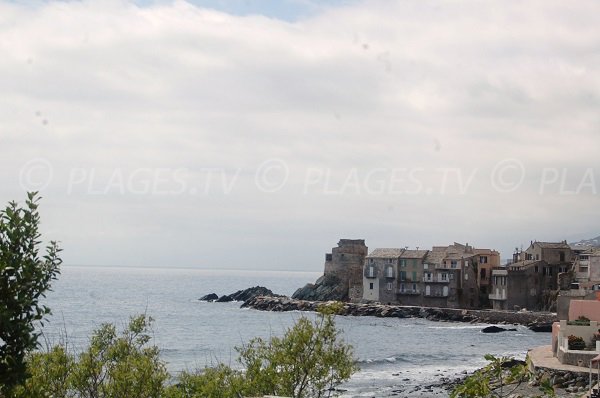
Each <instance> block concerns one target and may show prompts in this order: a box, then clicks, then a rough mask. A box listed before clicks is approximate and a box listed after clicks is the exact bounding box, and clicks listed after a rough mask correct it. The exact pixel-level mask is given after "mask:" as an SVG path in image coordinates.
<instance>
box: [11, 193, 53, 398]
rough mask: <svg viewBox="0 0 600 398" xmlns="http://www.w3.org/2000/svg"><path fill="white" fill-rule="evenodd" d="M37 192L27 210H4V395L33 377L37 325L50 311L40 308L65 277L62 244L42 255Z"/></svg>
mask: <svg viewBox="0 0 600 398" xmlns="http://www.w3.org/2000/svg"><path fill="white" fill-rule="evenodd" d="M38 201H39V198H38V197H37V193H29V194H28V196H27V201H26V202H25V206H24V207H20V206H19V205H18V204H17V203H16V202H10V203H9V204H8V206H7V207H6V208H5V209H4V210H2V211H0V391H1V392H3V393H5V394H8V393H9V392H10V391H11V390H12V388H13V387H14V386H16V385H17V384H20V383H22V382H23V381H24V380H25V379H26V377H27V366H26V363H25V357H26V356H27V354H28V353H29V352H30V351H32V350H33V349H35V348H36V347H37V346H38V337H39V335H40V332H39V331H36V330H35V324H36V322H43V320H44V317H45V316H46V315H48V314H49V313H50V309H49V308H48V307H46V306H44V305H42V304H40V299H42V298H44V297H45V294H46V292H47V291H48V290H49V289H50V287H51V282H52V281H53V280H54V279H56V277H57V275H58V274H59V267H60V264H61V262H62V261H61V259H60V258H59V252H60V249H59V248H58V246H57V244H56V242H51V243H50V244H49V245H48V247H47V248H46V251H45V254H44V255H43V256H42V257H40V253H39V252H40V245H41V242H40V237H41V235H40V233H39V230H38V227H39V223H40V216H39V214H38V210H37V209H38Z"/></svg>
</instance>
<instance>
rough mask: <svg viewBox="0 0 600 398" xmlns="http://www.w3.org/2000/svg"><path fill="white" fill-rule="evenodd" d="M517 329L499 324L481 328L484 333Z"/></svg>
mask: <svg viewBox="0 0 600 398" xmlns="http://www.w3.org/2000/svg"><path fill="white" fill-rule="evenodd" d="M516 330H517V329H506V328H501V327H499V326H488V327H486V328H483V329H481V332H482V333H500V332H514V331H516Z"/></svg>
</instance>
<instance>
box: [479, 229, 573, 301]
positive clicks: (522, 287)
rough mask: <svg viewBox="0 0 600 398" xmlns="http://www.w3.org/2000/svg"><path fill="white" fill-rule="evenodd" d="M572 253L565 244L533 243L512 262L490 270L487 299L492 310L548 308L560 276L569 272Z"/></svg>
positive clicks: (517, 254) (563, 242)
mask: <svg viewBox="0 0 600 398" xmlns="http://www.w3.org/2000/svg"><path fill="white" fill-rule="evenodd" d="M572 261H573V252H572V250H571V248H570V247H569V245H568V244H567V242H566V241H562V242H537V241H535V242H534V241H532V242H531V244H530V246H529V247H528V248H527V250H525V251H522V252H519V251H516V252H515V254H514V255H513V262H512V263H510V264H508V265H507V266H505V267H498V268H496V269H494V270H492V284H491V290H490V294H489V300H490V302H491V303H492V308H493V309H500V310H513V309H520V308H527V309H530V310H542V309H550V307H551V306H552V305H553V304H554V300H553V296H554V295H555V293H556V292H557V291H558V289H559V285H558V280H559V274H563V273H566V272H568V271H569V270H570V269H571V265H572Z"/></svg>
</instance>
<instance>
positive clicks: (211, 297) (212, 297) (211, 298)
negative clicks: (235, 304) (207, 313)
mask: <svg viewBox="0 0 600 398" xmlns="http://www.w3.org/2000/svg"><path fill="white" fill-rule="evenodd" d="M218 299H219V296H217V295H216V294H215V293H210V294H207V295H206V296H202V297H200V301H215V300H218Z"/></svg>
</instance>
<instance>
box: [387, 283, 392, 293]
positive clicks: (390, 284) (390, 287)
mask: <svg viewBox="0 0 600 398" xmlns="http://www.w3.org/2000/svg"><path fill="white" fill-rule="evenodd" d="M387 290H390V291H391V290H392V282H388V283H387Z"/></svg>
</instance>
